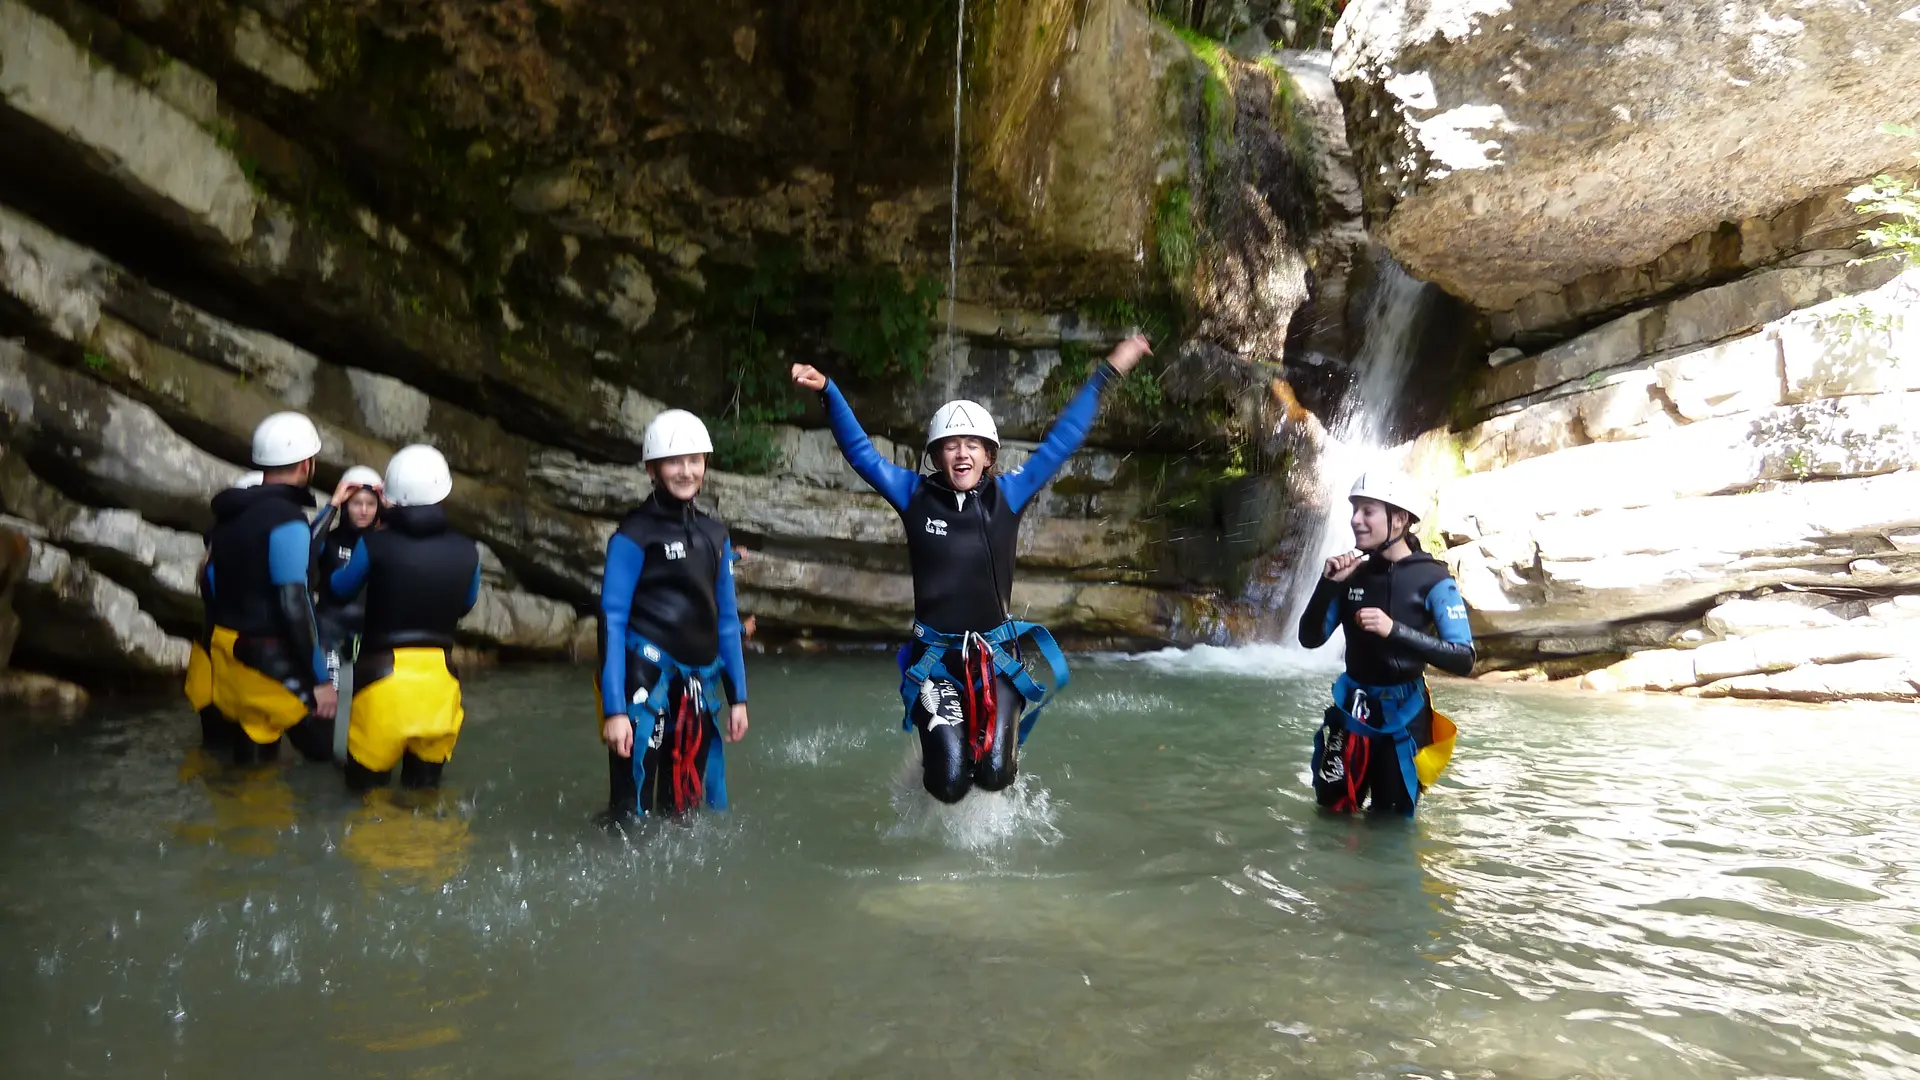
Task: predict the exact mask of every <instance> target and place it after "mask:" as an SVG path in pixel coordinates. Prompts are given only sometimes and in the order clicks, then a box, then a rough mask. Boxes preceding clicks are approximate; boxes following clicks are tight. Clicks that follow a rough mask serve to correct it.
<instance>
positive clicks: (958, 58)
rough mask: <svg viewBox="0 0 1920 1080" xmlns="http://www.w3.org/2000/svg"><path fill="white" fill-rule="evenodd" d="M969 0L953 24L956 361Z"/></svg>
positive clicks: (951, 267)
mask: <svg viewBox="0 0 1920 1080" xmlns="http://www.w3.org/2000/svg"><path fill="white" fill-rule="evenodd" d="M966 45H967V0H960V12H959V14H958V15H956V16H955V17H954V27H953V190H952V193H951V195H950V196H949V199H948V203H947V214H948V217H947V364H948V366H949V367H951V366H952V364H953V308H954V305H956V304H958V303H959V302H960V103H961V100H962V99H963V97H964V96H965V93H966V73H967V69H966V65H965V63H964V60H965V58H966Z"/></svg>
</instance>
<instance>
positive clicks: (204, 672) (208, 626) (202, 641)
mask: <svg viewBox="0 0 1920 1080" xmlns="http://www.w3.org/2000/svg"><path fill="white" fill-rule="evenodd" d="M261 479H262V477H261V475H260V472H259V470H257V469H256V470H254V471H253V472H248V473H241V474H240V475H239V476H237V477H235V478H234V481H233V483H232V484H231V485H230V489H246V488H256V487H259V486H260V481H261ZM221 505H223V506H225V507H226V508H227V509H228V511H229V515H231V513H233V512H237V508H235V507H233V506H232V505H231V504H230V503H229V504H221ZM220 521H221V519H220V518H218V517H217V516H216V517H215V519H214V524H216V525H218V524H220ZM211 537H212V534H211V533H209V534H208V540H209V542H211ZM207 565H208V563H207V559H205V558H202V559H201V560H200V569H199V571H197V572H196V573H195V574H194V578H193V582H194V585H195V587H196V588H198V589H199V592H200V618H201V622H200V636H198V637H196V638H194V639H193V640H192V641H191V642H189V643H188V649H187V680H186V685H185V686H184V687H183V689H184V690H185V691H186V695H187V704H188V705H190V706H192V707H193V711H194V712H196V713H198V714H200V745H201V746H204V747H206V748H207V749H209V750H224V749H228V748H230V747H232V745H233V738H234V736H235V735H237V734H238V733H239V730H240V728H239V725H238V724H235V723H234V722H233V721H231V720H229V719H227V718H226V717H224V716H222V715H220V710H219V709H216V708H214V706H213V657H211V656H209V655H208V653H207V650H208V649H209V648H211V647H212V643H213V595H212V593H213V590H212V586H211V585H209V584H208V582H207Z"/></svg>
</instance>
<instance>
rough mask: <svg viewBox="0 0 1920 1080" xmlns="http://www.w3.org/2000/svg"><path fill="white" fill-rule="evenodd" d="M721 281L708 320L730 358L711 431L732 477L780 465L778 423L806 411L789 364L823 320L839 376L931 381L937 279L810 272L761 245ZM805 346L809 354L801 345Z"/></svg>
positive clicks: (785, 248) (874, 270)
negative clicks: (723, 399)
mask: <svg viewBox="0 0 1920 1080" xmlns="http://www.w3.org/2000/svg"><path fill="white" fill-rule="evenodd" d="M725 277H726V276H724V275H723V276H722V277H721V278H720V279H718V280H716V281H715V287H714V288H713V290H712V291H711V296H713V297H714V298H715V300H714V302H713V303H712V306H711V307H710V308H709V310H708V312H707V315H708V321H709V322H710V323H711V325H713V326H714V327H715V329H716V332H717V334H718V336H719V338H720V343H721V348H722V350H723V353H724V356H725V364H726V378H727V386H728V389H729V390H730V392H731V393H730V396H729V398H728V402H727V405H726V407H725V409H724V410H723V414H722V419H721V421H720V422H719V424H717V425H716V427H715V430H714V458H715V461H714V464H715V466H716V467H718V468H722V469H726V470H729V471H732V472H746V473H766V472H769V471H771V470H772V469H773V468H774V467H776V466H778V465H779V464H780V449H779V446H778V445H777V444H776V442H775V441H774V433H773V427H774V425H777V424H781V423H785V422H788V421H791V420H793V419H794V418H796V417H798V416H799V415H800V413H801V412H802V411H803V406H802V404H801V399H800V397H799V395H797V394H795V393H794V392H793V389H792V387H791V386H790V385H789V379H788V367H789V366H790V365H791V364H792V363H793V361H794V360H795V359H802V358H804V359H811V358H812V357H811V353H812V348H813V343H814V342H816V341H817V340H818V335H819V333H820V331H821V329H822V327H821V321H822V316H823V315H824V316H825V321H826V326H825V328H824V329H825V330H826V338H827V342H828V344H829V346H830V347H831V348H832V350H833V351H834V352H836V353H838V354H839V355H840V356H841V357H842V358H843V360H844V363H843V364H841V365H840V366H839V367H838V369H837V374H839V375H840V376H841V377H842V378H843V379H852V380H856V381H865V382H879V381H885V380H888V379H894V378H900V377H905V378H907V379H912V380H915V381H917V380H919V379H921V378H923V377H924V376H925V375H926V371H927V361H928V357H929V354H930V352H931V350H932V347H933V316H934V308H935V305H936V304H937V303H938V302H939V298H940V283H939V282H938V281H937V280H935V279H933V278H931V277H926V276H921V277H918V278H914V279H908V278H907V277H905V276H904V275H902V274H901V273H900V272H899V271H898V270H896V269H894V268H893V267H886V266H874V267H860V268H856V269H853V270H848V271H845V272H842V273H839V274H835V275H831V276H829V275H823V274H817V273H811V272H809V271H807V269H806V268H805V267H804V266H803V265H802V264H801V258H800V249H799V248H798V247H795V246H792V245H789V244H782V245H775V246H771V247H768V248H765V249H763V250H762V251H761V253H760V259H759V262H757V263H756V264H755V265H754V266H753V267H752V268H751V269H750V270H746V271H745V272H743V273H742V274H741V275H740V276H739V277H738V278H737V279H735V280H731V281H729V280H726V279H725ZM803 347H804V348H803Z"/></svg>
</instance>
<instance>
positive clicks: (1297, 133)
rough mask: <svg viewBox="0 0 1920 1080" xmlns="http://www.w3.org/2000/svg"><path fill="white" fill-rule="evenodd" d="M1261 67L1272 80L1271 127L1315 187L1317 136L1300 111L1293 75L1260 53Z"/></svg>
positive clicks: (1316, 182)
mask: <svg viewBox="0 0 1920 1080" xmlns="http://www.w3.org/2000/svg"><path fill="white" fill-rule="evenodd" d="M1260 67H1261V70H1263V71H1265V72H1266V75H1267V78H1268V79H1269V80H1271V81H1272V82H1273V105H1272V113H1271V116H1272V120H1273V125H1274V129H1275V130H1277V131H1279V132H1280V138H1281V140H1282V141H1283V142H1285V143H1286V144H1287V155H1288V156H1289V157H1291V158H1292V159H1293V163H1294V165H1295V166H1296V167H1297V168H1299V169H1300V170H1301V173H1302V175H1303V176H1304V177H1305V178H1306V180H1307V182H1308V183H1309V184H1310V185H1311V187H1312V189H1313V190H1315V191H1318V190H1319V188H1320V182H1321V176H1320V147H1319V138H1318V136H1317V135H1316V134H1315V133H1314V130H1313V123H1312V121H1310V120H1308V119H1307V117H1306V116H1305V115H1304V114H1303V112H1302V111H1301V108H1302V107H1301V104H1300V88H1299V87H1297V86H1295V85H1294V82H1293V75H1292V74H1291V73H1290V72H1288V71H1287V69H1286V68H1283V67H1281V66H1280V64H1279V62H1278V61H1276V60H1274V59H1273V58H1272V57H1262V58H1261V60H1260Z"/></svg>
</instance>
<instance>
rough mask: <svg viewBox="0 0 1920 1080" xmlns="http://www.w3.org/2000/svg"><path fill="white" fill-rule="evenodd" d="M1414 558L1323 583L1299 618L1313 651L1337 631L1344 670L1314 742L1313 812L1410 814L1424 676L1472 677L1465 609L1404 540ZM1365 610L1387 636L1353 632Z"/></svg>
mask: <svg viewBox="0 0 1920 1080" xmlns="http://www.w3.org/2000/svg"><path fill="white" fill-rule="evenodd" d="M1408 543H1409V544H1411V545H1412V546H1413V549H1414V550H1413V554H1411V555H1408V556H1407V557H1406V558H1404V559H1400V560H1398V561H1391V560H1388V559H1385V558H1382V557H1380V556H1378V555H1374V556H1372V557H1369V558H1368V559H1367V560H1366V561H1364V562H1362V563H1361V564H1360V565H1359V566H1358V567H1356V568H1355V570H1354V572H1353V573H1352V575H1350V576H1349V577H1348V578H1347V580H1345V581H1333V580H1331V579H1328V578H1322V579H1321V580H1320V584H1319V585H1318V586H1317V587H1316V588H1315V589H1314V591H1313V598H1312V599H1311V600H1310V601H1308V603H1307V609H1306V611H1304V612H1302V613H1301V615H1300V643H1301V644H1302V645H1305V646H1306V647H1307V648H1309V649H1317V648H1319V647H1320V646H1321V645H1324V644H1326V643H1327V641H1328V640H1329V639H1330V638H1332V637H1333V631H1334V629H1335V628H1336V627H1340V628H1344V630H1345V631H1346V642H1347V658H1346V659H1347V670H1346V671H1345V672H1344V673H1343V674H1341V676H1340V677H1339V679H1337V680H1336V681H1335V682H1334V684H1333V698H1334V705H1333V707H1332V708H1330V709H1328V710H1327V714H1326V718H1325V722H1324V723H1322V725H1321V727H1320V731H1319V733H1318V735H1316V737H1315V739H1314V754H1313V786H1314V791H1315V793H1316V795H1317V796H1318V798H1319V802H1320V805H1322V806H1325V807H1327V808H1329V809H1333V810H1340V811H1352V810H1359V809H1362V808H1363V807H1364V808H1366V809H1369V810H1372V811H1377V812H1390V813H1401V814H1408V815H1411V814H1412V813H1413V809H1414V806H1415V805H1416V804H1417V803H1418V802H1419V800H1420V791H1421V788H1420V784H1419V779H1418V777H1417V776H1416V775H1415V772H1414V767H1413V757H1414V755H1415V754H1416V753H1418V752H1419V750H1420V749H1421V748H1422V747H1424V746H1426V745H1427V744H1428V743H1430V742H1432V741H1433V702H1432V699H1431V698H1430V697H1429V696H1428V694H1427V684H1426V679H1425V677H1424V676H1425V672H1426V667H1427V665H1428V664H1432V665H1433V666H1434V667H1437V668H1439V669H1440V670H1442V671H1446V672H1449V673H1451V674H1454V675H1466V674H1468V673H1469V672H1471V671H1472V670H1473V659H1474V650H1473V632H1472V630H1471V629H1470V628H1469V626H1468V624H1467V605H1466V602H1465V601H1464V600H1462V599H1461V597H1460V588H1459V586H1458V585H1456V584H1455V583H1454V580H1453V577H1452V576H1451V575H1449V574H1448V573H1447V568H1446V566H1445V565H1444V564H1442V563H1441V562H1440V561H1439V560H1437V559H1435V558H1434V557H1433V556H1431V555H1428V554H1426V553H1425V552H1422V551H1421V550H1420V549H1419V541H1417V540H1415V539H1413V538H1412V537H1409V538H1408ZM1363 608H1379V609H1380V610H1382V611H1384V612H1386V613H1387V616H1388V618H1391V619H1392V620H1393V630H1392V632H1391V633H1389V634H1388V635H1387V636H1386V637H1384V638H1383V637H1381V636H1380V635H1378V634H1373V633H1369V632H1367V631H1365V630H1362V629H1361V628H1360V623H1359V614H1360V611H1361V609H1363Z"/></svg>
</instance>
